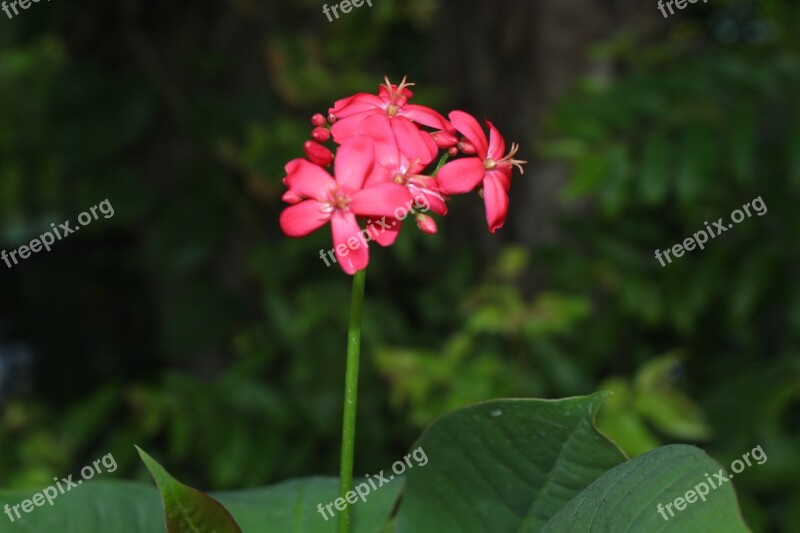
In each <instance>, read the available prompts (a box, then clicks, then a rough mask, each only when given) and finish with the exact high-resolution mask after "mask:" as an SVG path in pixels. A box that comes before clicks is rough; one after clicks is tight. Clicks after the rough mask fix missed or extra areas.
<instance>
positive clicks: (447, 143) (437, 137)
mask: <svg viewBox="0 0 800 533" xmlns="http://www.w3.org/2000/svg"><path fill="white" fill-rule="evenodd" d="M431 135H433V140H434V142H436V146H438V147H439V148H450V147H452V146H455V145H457V144H458V137H456V136H455V135H452V134H450V133H447V132H446V131H435V132H433V133H432V134H431Z"/></svg>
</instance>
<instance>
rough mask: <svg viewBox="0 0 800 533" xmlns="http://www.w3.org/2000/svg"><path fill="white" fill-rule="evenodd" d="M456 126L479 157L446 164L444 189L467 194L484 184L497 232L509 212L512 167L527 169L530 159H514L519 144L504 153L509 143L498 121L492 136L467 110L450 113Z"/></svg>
mask: <svg viewBox="0 0 800 533" xmlns="http://www.w3.org/2000/svg"><path fill="white" fill-rule="evenodd" d="M450 121H451V122H452V124H453V126H454V127H455V128H456V129H457V130H458V131H459V132H460V133H461V134H462V135H464V137H466V139H467V141H468V142H469V145H470V146H471V147H474V149H475V152H476V154H477V157H468V158H464V159H456V160H455V161H452V162H450V163H447V164H446V165H445V166H443V167H442V168H441V169H440V170H439V173H438V174H437V175H436V179H437V181H438V182H439V189H440V190H441V192H442V193H444V194H447V195H450V194H463V193H466V192H469V191H471V190H473V189H475V188H476V187H478V185H480V184H481V182H482V183H483V184H482V188H481V195H482V197H483V200H484V203H485V205H486V222H487V224H488V225H489V231H491V232H492V233H494V232H495V231H496V230H498V229H499V228H502V227H503V224H504V223H505V220H506V215H507V214H508V190H509V188H510V187H511V171H512V167H517V168H518V169H519V171H520V173H524V170H523V168H522V165H523V164H524V163H526V162H527V161H521V160H517V159H514V155H516V153H517V151H519V146H518V145H516V144H512V145H511V151H510V152H509V153H508V155H505V156H504V155H503V153H504V152H505V150H506V143H505V140H504V139H503V137H502V136H501V135H500V132H499V131H497V128H495V127H494V125H493V124H492V123H491V122H489V121H488V120H487V121H486V124H487V125H488V126H489V132H490V133H489V139H488V140H487V139H486V133H485V132H484V131H483V128H481V126H480V124H479V123H478V121H477V120H476V119H475V117H473V116H472V115H469V114H467V113H464V112H463V111H453V112H452V113H450Z"/></svg>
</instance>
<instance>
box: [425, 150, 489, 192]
mask: <svg viewBox="0 0 800 533" xmlns="http://www.w3.org/2000/svg"><path fill="white" fill-rule="evenodd" d="M485 176H486V169H485V168H484V166H483V160H482V159H478V158H477V157H467V158H465V159H456V160H455V161H451V162H449V163H447V164H446V165H445V166H443V167H442V168H441V169H439V172H438V173H437V174H436V181H438V182H439V190H440V191H441V192H442V193H444V194H464V193H465V192H469V191H471V190H473V189H474V188H475V187H477V186H478V184H479V183H480V182H481V181H482V180H483V178H484V177H485Z"/></svg>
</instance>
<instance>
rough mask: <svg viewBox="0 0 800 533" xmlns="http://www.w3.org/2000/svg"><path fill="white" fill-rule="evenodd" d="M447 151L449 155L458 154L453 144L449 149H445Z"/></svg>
mask: <svg viewBox="0 0 800 533" xmlns="http://www.w3.org/2000/svg"><path fill="white" fill-rule="evenodd" d="M447 153H448V154H450V157H455V156H457V155H458V148H456V147H455V146H453V147H452V148H449V149H448V150H447Z"/></svg>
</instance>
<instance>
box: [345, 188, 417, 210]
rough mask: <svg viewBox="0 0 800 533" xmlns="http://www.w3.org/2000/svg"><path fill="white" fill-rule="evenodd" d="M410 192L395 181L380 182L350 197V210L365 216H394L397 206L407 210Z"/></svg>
mask: <svg viewBox="0 0 800 533" xmlns="http://www.w3.org/2000/svg"><path fill="white" fill-rule="evenodd" d="M409 202H412V203H413V201H412V200H411V193H409V192H408V188H407V187H404V186H402V185H398V184H397V183H381V184H380V185H375V186H374V187H369V188H367V189H362V190H360V191H358V192H357V193H355V194H354V195H353V196H352V197H351V199H350V210H351V211H352V212H353V213H355V214H357V215H360V216H366V217H384V216H385V217H394V216H396V215H395V211H396V210H397V209H399V208H401V207H402V208H403V209H405V210H406V211H407V210H408V208H407V206H408V203H409Z"/></svg>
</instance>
